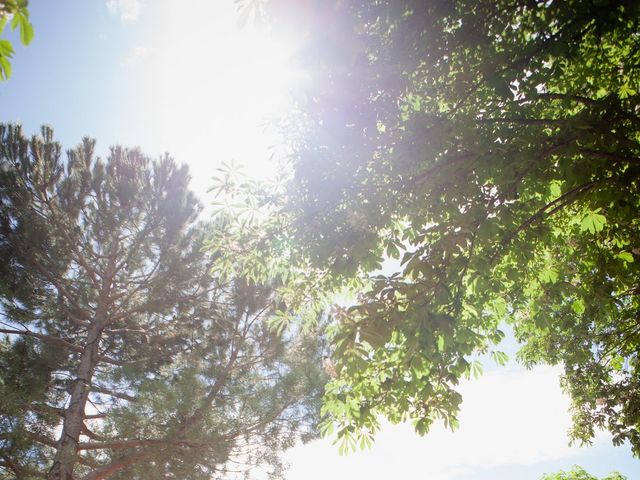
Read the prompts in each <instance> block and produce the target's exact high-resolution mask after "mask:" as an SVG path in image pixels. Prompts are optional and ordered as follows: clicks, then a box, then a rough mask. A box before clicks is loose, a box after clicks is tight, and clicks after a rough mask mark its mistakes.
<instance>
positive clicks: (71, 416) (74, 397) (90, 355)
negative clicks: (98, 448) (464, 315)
mask: <svg viewBox="0 0 640 480" xmlns="http://www.w3.org/2000/svg"><path fill="white" fill-rule="evenodd" d="M116 254H117V245H116V244H115V243H114V244H113V246H112V248H111V255H110V258H109V263H108V266H107V269H106V270H107V271H106V275H105V276H104V280H103V284H102V286H101V288H100V293H99V296H98V305H97V308H96V313H95V315H94V317H93V320H92V321H91V323H90V325H89V329H88V331H87V339H86V341H85V345H84V350H83V351H82V354H81V355H80V364H79V366H78V370H77V372H76V378H75V379H74V381H73V384H72V386H71V398H70V399H69V406H68V407H67V409H66V410H65V413H64V422H63V424H62V432H61V433H60V439H59V440H58V442H57V444H56V454H55V457H54V459H53V465H52V466H51V468H50V469H49V472H48V473H47V476H46V479H47V480H73V469H74V467H75V464H76V462H77V460H78V444H79V442H80V433H81V432H82V427H83V425H84V417H85V408H86V405H87V399H88V398H89V394H90V393H91V382H92V380H93V373H94V371H95V368H96V365H97V363H98V357H99V348H100V339H101V338H102V332H103V330H104V328H105V327H106V324H107V319H108V314H107V312H108V307H109V296H110V294H111V287H112V281H113V278H114V276H115V265H116Z"/></svg>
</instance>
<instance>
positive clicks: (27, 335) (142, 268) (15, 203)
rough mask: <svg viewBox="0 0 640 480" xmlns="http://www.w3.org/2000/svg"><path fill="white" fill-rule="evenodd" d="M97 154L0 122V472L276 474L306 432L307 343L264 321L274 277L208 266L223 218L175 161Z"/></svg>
mask: <svg viewBox="0 0 640 480" xmlns="http://www.w3.org/2000/svg"><path fill="white" fill-rule="evenodd" d="M94 149H95V142H94V141H93V140H91V139H84V140H83V142H82V144H81V145H80V146H78V147H77V148H76V149H74V150H70V151H68V152H67V157H68V160H67V161H66V162H65V161H63V159H62V149H61V146H60V145H59V144H58V143H57V142H55V141H54V138H53V132H52V130H51V129H49V128H43V129H42V132H41V134H40V135H38V136H33V137H32V138H31V139H28V138H26V137H25V136H24V135H23V132H22V130H21V128H20V127H19V126H15V125H1V126H0V167H1V170H0V279H1V281H0V302H1V304H2V317H3V318H2V320H1V324H0V333H4V334H5V336H4V339H3V340H2V343H1V346H0V472H2V473H0V478H21V479H30V478H42V477H45V478H47V479H50V480H52V479H60V480H72V479H84V480H98V479H106V478H111V479H139V480H143V479H149V480H150V479H158V478H165V479H171V478H174V479H180V480H182V479H210V478H222V477H225V478H227V477H233V476H234V475H235V474H236V473H237V474H240V473H242V471H243V470H246V468H247V467H249V466H255V465H262V466H263V467H264V468H269V469H270V471H271V472H272V474H273V475H274V476H276V477H277V476H280V475H281V474H282V465H281V463H280V460H279V455H278V454H279V453H280V452H281V451H282V450H283V449H284V448H287V447H289V446H291V445H292V444H293V443H294V442H295V441H296V440H297V439H300V438H303V439H306V438H311V437H312V436H313V435H314V432H315V429H314V426H315V425H316V423H317V421H318V410H319V399H320V397H321V394H322V391H323V384H324V381H325V375H324V373H323V372H322V370H321V364H322V359H321V353H320V349H319V343H318V338H316V337H315V336H311V335H307V334H303V333H302V332H299V331H297V330H292V329H289V330H286V331H284V332H282V334H276V333H274V332H273V331H272V330H271V329H270V328H269V327H268V320H269V319H270V318H271V317H272V315H273V312H274V309H275V305H276V304H277V298H276V295H275V293H274V286H273V285H271V284H269V283H258V282H254V281H250V280H247V279H246V278H243V277H241V276H239V275H235V274H234V273H233V272H229V273H228V274H227V275H225V276H224V277H223V276H220V275H217V274H214V273H212V271H213V270H214V269H215V266H216V262H217V261H218V258H219V257H221V256H222V254H223V253H224V252H220V251H215V250H211V249H210V250H208V251H205V249H204V245H205V240H206V239H208V238H211V237H214V236H215V235H217V234H219V231H220V230H221V229H223V228H224V225H222V224H216V223H211V224H203V223H198V222H197V216H198V213H199V210H200V206H199V204H198V202H197V200H196V199H195V197H194V196H193V194H192V193H191V192H190V191H189V190H188V181H189V175H188V172H187V168H186V167H184V166H182V167H180V166H177V165H176V164H175V163H174V161H173V160H172V159H171V158H169V157H168V156H164V157H162V158H160V159H158V160H155V161H152V160H150V159H149V158H148V157H146V156H145V155H143V154H142V153H141V152H140V151H139V150H136V149H125V148H121V147H114V148H112V149H111V151H110V154H109V156H108V159H107V160H106V161H104V162H103V161H102V160H100V159H96V158H95V154H94ZM234 472H235V473H234ZM2 476H3V477H2Z"/></svg>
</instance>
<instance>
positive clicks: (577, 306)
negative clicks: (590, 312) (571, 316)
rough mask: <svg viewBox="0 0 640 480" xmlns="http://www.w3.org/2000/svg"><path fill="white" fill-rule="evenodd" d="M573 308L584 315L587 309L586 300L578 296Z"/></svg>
mask: <svg viewBox="0 0 640 480" xmlns="http://www.w3.org/2000/svg"><path fill="white" fill-rule="evenodd" d="M571 310H573V311H574V312H575V313H577V314H578V315H582V314H583V313H584V311H585V306H584V300H582V299H581V298H578V299H576V300H574V301H573V303H572V304H571Z"/></svg>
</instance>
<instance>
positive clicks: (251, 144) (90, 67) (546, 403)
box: [0, 0, 640, 480]
mask: <svg viewBox="0 0 640 480" xmlns="http://www.w3.org/2000/svg"><path fill="white" fill-rule="evenodd" d="M30 5H31V15H32V23H33V24H34V27H35V31H36V37H35V39H34V41H33V43H32V44H31V45H30V46H29V47H27V48H23V47H21V46H18V47H17V48H16V50H17V52H16V57H15V60H14V61H13V76H12V77H11V79H10V81H9V82H5V83H1V84H0V121H2V122H9V121H11V122H21V123H22V124H23V125H24V128H25V130H26V132H27V133H37V131H38V129H39V126H40V125H42V124H50V125H52V126H53V127H54V129H55V132H56V136H57V138H58V140H60V141H61V142H62V143H63V145H64V146H65V148H71V147H73V146H75V145H76V144H78V143H79V142H80V140H81V138H82V137H83V136H87V135H88V136H91V137H94V138H96V139H97V140H98V152H99V153H100V154H101V155H102V156H104V155H105V154H106V153H107V152H108V148H109V146H111V145H115V144H122V145H125V146H140V147H141V148H142V149H143V150H144V151H145V152H147V153H148V154H149V155H151V156H154V157H155V156H158V155H160V154H162V153H164V152H169V153H170V154H171V155H172V156H173V157H174V158H176V160H178V161H179V162H184V163H187V164H188V165H189V167H190V170H191V173H192V177H193V180H192V187H193V188H194V190H195V191H196V193H198V195H200V197H201V198H202V200H203V202H204V203H207V202H210V201H211V200H212V199H211V198H210V196H207V194H206V189H207V187H208V186H209V185H210V184H211V177H212V176H214V175H216V169H217V168H220V166H221V164H222V162H231V161H234V162H236V163H237V164H241V165H244V170H245V172H246V173H247V174H249V175H250V176H253V177H258V178H264V177H267V176H270V175H273V173H274V171H275V164H276V161H275V160H274V158H275V159H277V158H278V154H279V152H280V151H282V149H283V148H284V147H282V145H281V142H282V139H281V138H280V137H279V135H278V134H276V133H275V132H273V131H272V130H270V129H269V128H266V125H267V123H268V121H269V120H270V119H273V118H277V117H278V116H279V115H282V114H284V113H286V111H287V109H288V108H290V105H291V104H290V100H289V92H290V91H291V90H292V89H293V88H295V85H296V83H297V82H301V81H309V79H307V78H305V76H304V72H299V71H296V69H295V68H294V67H293V62H291V58H292V56H293V55H294V54H295V49H296V37H295V35H293V36H292V33H291V32H287V35H284V34H283V33H282V32H268V31H266V30H264V29H262V28H256V27H251V26H249V27H245V28H243V29H239V28H238V25H237V12H236V7H235V4H234V2H233V0H208V1H205V0H173V1H172V0H146V1H145V0H57V1H55V2H54V1H52V0H31V2H30ZM505 350H506V351H507V352H508V353H510V354H511V358H513V357H514V355H513V353H514V352H515V345H514V344H513V341H512V340H511V341H507V345H505ZM559 373H560V371H559V370H558V368H555V367H540V368H536V369H533V370H530V371H527V370H524V369H523V368H522V367H521V366H519V365H518V364H517V363H515V362H514V361H513V360H512V361H510V362H509V363H508V365H507V366H506V367H502V368H496V367H493V366H492V365H491V363H490V362H487V363H486V365H485V374H484V375H483V376H482V377H481V378H480V379H478V380H472V381H469V382H467V383H465V384H463V385H462V386H461V391H462V393H463V396H464V402H463V405H462V412H461V416H460V423H461V427H460V429H459V430H458V431H456V432H454V433H451V432H449V431H445V430H444V429H443V428H442V427H441V426H436V427H434V428H433V430H432V432H430V434H429V435H427V436H426V437H424V438H421V437H418V436H417V435H415V434H414V433H413V432H412V431H411V427H410V426H408V425H399V426H391V425H386V426H385V427H384V428H383V429H382V431H381V432H380V433H379V435H378V436H377V440H376V443H375V445H374V446H373V448H372V449H371V450H369V451H364V452H358V453H356V454H351V455H348V456H345V457H340V456H338V451H337V447H336V446H333V445H332V444H331V440H330V439H323V440H318V441H314V442H312V443H310V444H307V445H302V446H297V447H295V448H293V449H292V450H290V451H289V452H287V453H286V458H287V461H288V462H289V463H290V470H289V472H288V477H287V478H288V480H302V479H305V480H315V479H323V480H325V479H327V478H331V479H332V480H342V479H359V478H366V479H367V480H382V479H385V480H387V479H389V478H402V479H429V480H512V479H518V480H536V479H538V478H540V476H541V475H542V474H543V473H545V472H547V473H550V472H554V471H557V470H560V469H570V468H571V467H572V465H575V464H578V465H581V466H583V467H585V468H586V469H587V470H589V471H590V472H591V473H593V474H595V475H605V474H606V473H608V472H610V471H612V470H618V471H620V472H621V473H623V474H625V475H627V476H628V478H629V480H635V479H640V461H638V460H636V459H633V458H632V456H631V453H630V449H629V447H628V446H626V445H625V446H622V447H613V446H612V444H611V439H610V436H609V435H608V434H606V433H601V434H599V435H598V436H597V438H596V440H595V442H594V445H593V446H592V447H583V448H580V447H578V446H573V447H569V446H568V437H567V430H568V428H569V426H570V421H571V418H570V414H569V412H568V406H569V400H568V398H567V396H566V395H564V394H563V393H562V391H561V389H560V385H559Z"/></svg>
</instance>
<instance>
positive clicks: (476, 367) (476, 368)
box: [469, 360, 483, 379]
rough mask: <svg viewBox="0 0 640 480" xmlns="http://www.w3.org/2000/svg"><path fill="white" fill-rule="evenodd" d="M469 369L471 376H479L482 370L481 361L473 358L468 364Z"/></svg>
mask: <svg viewBox="0 0 640 480" xmlns="http://www.w3.org/2000/svg"><path fill="white" fill-rule="evenodd" d="M469 371H470V372H471V375H472V376H473V378H476V379H477V378H480V376H481V375H482V372H483V369H482V363H480V362H479V361H478V360H474V361H473V362H471V363H470V364H469Z"/></svg>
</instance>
